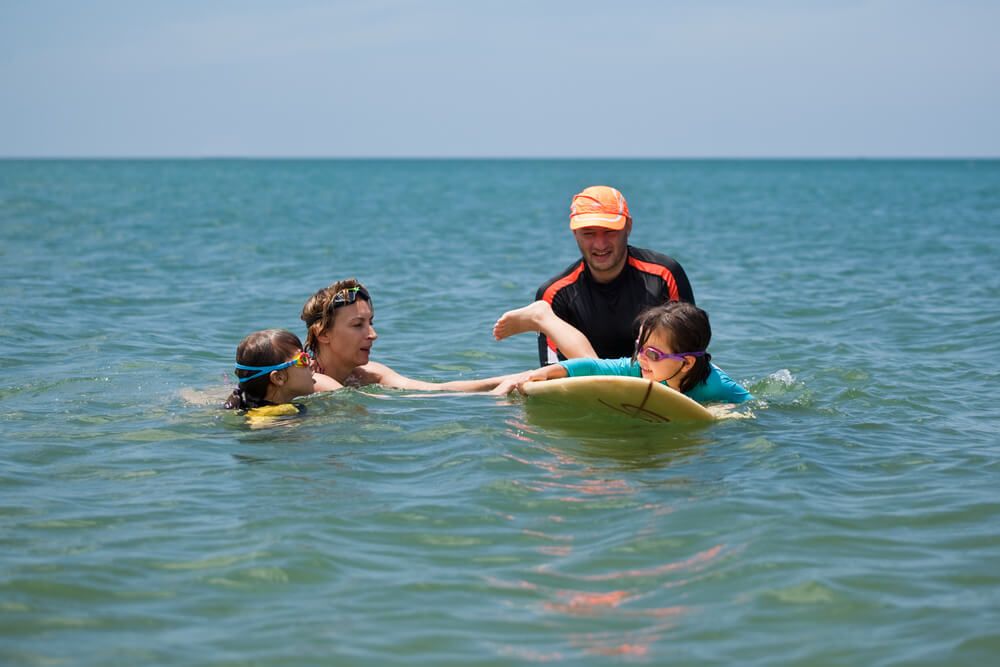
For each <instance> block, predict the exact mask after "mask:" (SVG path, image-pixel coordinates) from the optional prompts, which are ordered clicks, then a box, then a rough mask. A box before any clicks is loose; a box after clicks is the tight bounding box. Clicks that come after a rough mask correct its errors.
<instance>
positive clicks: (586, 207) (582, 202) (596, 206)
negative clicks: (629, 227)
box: [569, 185, 632, 229]
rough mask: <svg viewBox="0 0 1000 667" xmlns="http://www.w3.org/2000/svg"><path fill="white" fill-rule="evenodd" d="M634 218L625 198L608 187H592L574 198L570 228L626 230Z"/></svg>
mask: <svg viewBox="0 0 1000 667" xmlns="http://www.w3.org/2000/svg"><path fill="white" fill-rule="evenodd" d="M631 217H632V216H631V215H630V214H629V212H628V203H626V202H625V197H624V196H623V195H622V193H620V192H618V191H617V190H615V189H614V188H612V187H609V186H607V185H592V186H590V187H589V188H587V189H586V190H584V191H583V192H581V193H580V194H578V195H576V196H574V197H573V203H572V204H570V206H569V228H570V229H580V228H581V227H606V228H608V229H624V228H625V222H626V221H628V220H629V219H630V218H631Z"/></svg>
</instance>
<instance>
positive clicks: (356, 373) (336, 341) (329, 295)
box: [301, 278, 507, 391]
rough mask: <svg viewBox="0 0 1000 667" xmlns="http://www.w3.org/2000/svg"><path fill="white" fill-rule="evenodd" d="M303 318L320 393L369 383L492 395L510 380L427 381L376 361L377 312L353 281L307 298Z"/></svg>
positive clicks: (323, 290)
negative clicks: (504, 382)
mask: <svg viewBox="0 0 1000 667" xmlns="http://www.w3.org/2000/svg"><path fill="white" fill-rule="evenodd" d="M301 318H302V321H303V322H305V323H306V327H307V332H306V347H305V349H306V351H307V352H309V353H310V354H312V356H313V359H314V365H313V368H314V370H316V371H317V373H320V375H317V378H318V379H317V381H316V391H327V390H329V389H338V388H339V387H341V386H351V387H359V386H364V385H371V384H378V385H382V386H383V387H392V388H395V389H415V390H421V391H489V390H491V389H493V388H494V387H496V386H497V385H498V384H499V383H500V381H501V380H504V379H505V378H506V377H507V376H502V377H493V378H484V379H481V380H455V381H452V382H423V381H421V380H414V379H411V378H408V377H406V376H404V375H400V374H399V373H397V372H396V371H394V370H393V369H391V368H389V367H388V366H386V365H385V364H380V363H378V362H377V361H372V360H371V350H372V345H373V344H374V343H375V339H376V338H378V334H377V333H376V332H375V327H374V324H373V321H374V319H375V311H374V308H373V306H372V298H371V295H369V293H368V290H367V289H365V287H364V285H362V284H361V283H359V282H358V281H357V280H355V279H353V278H349V279H347V280H341V281H338V282H336V283H334V284H332V285H330V286H329V287H325V288H323V289H321V290H319V291H318V292H316V293H315V294H313V295H312V296H311V297H309V300H308V301H306V304H305V305H304V306H303V307H302V315H301ZM328 381H329V382H328Z"/></svg>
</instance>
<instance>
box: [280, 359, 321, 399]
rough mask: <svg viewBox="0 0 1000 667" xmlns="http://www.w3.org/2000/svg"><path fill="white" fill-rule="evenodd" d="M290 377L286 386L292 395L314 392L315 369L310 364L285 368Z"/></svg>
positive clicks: (305, 394)
mask: <svg viewBox="0 0 1000 667" xmlns="http://www.w3.org/2000/svg"><path fill="white" fill-rule="evenodd" d="M285 373H287V374H288V379H287V380H286V381H285V388H286V389H287V390H288V392H289V393H290V394H291V395H292V396H308V395H309V394H311V393H313V392H314V391H315V389H314V388H313V369H312V368H311V367H309V366H291V367H289V368H286V369H285Z"/></svg>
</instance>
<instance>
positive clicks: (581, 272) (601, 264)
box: [535, 185, 694, 365]
mask: <svg viewBox="0 0 1000 667" xmlns="http://www.w3.org/2000/svg"><path fill="white" fill-rule="evenodd" d="M569 210H570V213H569V228H570V229H571V230H572V231H573V236H574V237H576V244H577V245H578V246H579V247H580V253H581V254H582V257H581V258H580V259H579V260H577V261H576V262H574V263H573V264H571V265H570V266H568V267H567V268H566V270H564V271H563V272H562V273H560V274H559V275H557V276H555V277H553V278H552V279H550V280H548V281H546V282H545V283H544V284H543V285H542V286H541V287H539V288H538V293H537V294H536V295H535V299H537V300H542V301H547V302H548V303H549V305H551V306H552V311H553V312H554V313H555V314H556V315H558V316H559V317H561V318H562V319H564V320H566V321H567V322H569V323H570V324H572V325H573V326H574V327H576V328H577V329H579V330H580V331H582V332H583V334H584V335H585V336H586V337H587V339H588V340H589V341H590V344H591V345H593V347H594V350H595V351H596V352H597V354H598V356H599V357H601V358H603V359H617V358H620V357H628V356H631V355H632V351H633V348H634V346H635V339H636V335H637V333H638V332H636V331H635V330H634V329H633V325H634V322H635V319H636V317H637V316H638V315H639V313H641V312H642V311H644V310H645V309H647V308H649V307H650V306H656V305H659V304H662V303H666V302H667V301H686V302H688V303H694V293H693V292H692V291H691V284H690V283H689V282H688V279H687V275H686V274H685V273H684V269H683V268H682V267H681V265H680V264H679V263H678V262H677V261H676V260H674V259H673V258H672V257H667V256H666V255H661V254H660V253H658V252H653V251H652V250H644V249H643V248H634V247H632V246H630V245H628V236H629V234H630V233H631V231H632V216H631V215H630V214H629V211H628V204H627V203H626V202H625V197H623V196H622V193H620V192H618V190H615V189H614V188H611V187H608V186H606V185H594V186H591V187H589V188H587V189H585V190H584V191H583V192H581V193H580V194H578V195H576V196H575V197H573V202H572V204H571V205H570V209H569ZM564 358H565V357H563V356H562V355H561V354H560V353H559V350H558V349H557V348H556V346H555V343H553V342H552V341H551V340H549V339H548V338H546V336H545V335H544V334H539V336H538V359H539V362H540V363H541V364H543V365H544V364H549V363H554V362H556V361H558V360H560V359H564Z"/></svg>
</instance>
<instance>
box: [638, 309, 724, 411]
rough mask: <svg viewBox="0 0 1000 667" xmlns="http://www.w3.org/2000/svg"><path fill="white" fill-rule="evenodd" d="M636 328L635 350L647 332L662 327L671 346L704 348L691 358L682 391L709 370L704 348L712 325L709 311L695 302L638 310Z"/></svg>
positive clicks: (683, 349)
mask: <svg viewBox="0 0 1000 667" xmlns="http://www.w3.org/2000/svg"><path fill="white" fill-rule="evenodd" d="M636 324H637V326H638V330H639V344H638V345H637V347H636V353H633V360H634V359H635V354H637V352H638V350H640V349H642V348H643V347H645V346H646V341H648V340H649V337H650V335H651V334H652V333H653V332H654V331H657V330H662V331H664V332H665V333H666V335H667V336H668V340H669V341H670V347H671V349H672V350H673V351H674V352H677V353H683V352H703V351H704V352H705V354H704V355H702V356H700V357H695V358H694V366H692V367H691V370H690V371H688V374H687V375H685V376H684V377H683V378H682V379H681V383H680V390H681V392H682V393H683V392H686V391H689V390H690V389H691V388H692V387H694V386H695V385H697V384H698V383H699V382H703V381H704V380H705V378H707V377H708V374H709V373H711V372H712V368H711V366H710V365H709V362H710V361H711V360H712V355H711V354H709V353H708V352H707V350H708V343H709V341H711V340H712V325H711V324H709V321H708V313H706V312H705V311H704V310H702V309H701V308H699V307H698V306H695V305H694V304H690V303H684V302H681V301H670V302H668V303H665V304H663V305H662V306H653V307H652V308H649V309H648V310H645V311H643V312H642V313H640V315H639V317H637V318H636Z"/></svg>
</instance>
